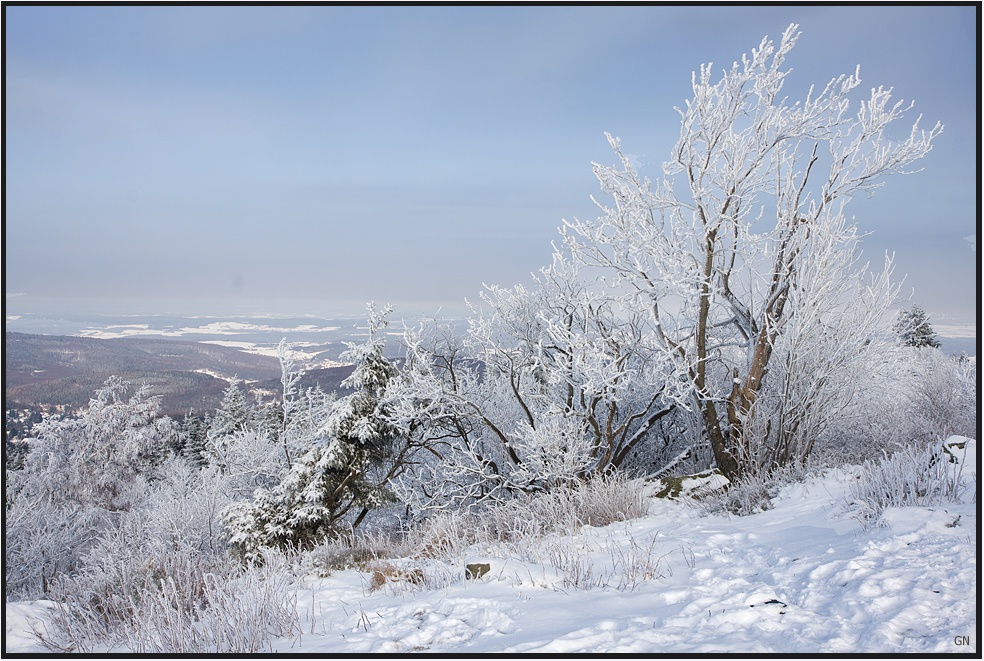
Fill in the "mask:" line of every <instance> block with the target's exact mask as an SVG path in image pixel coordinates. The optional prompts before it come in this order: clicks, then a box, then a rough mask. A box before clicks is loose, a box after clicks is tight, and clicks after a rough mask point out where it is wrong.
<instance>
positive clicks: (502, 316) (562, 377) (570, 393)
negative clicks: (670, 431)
mask: <svg viewBox="0 0 984 661" xmlns="http://www.w3.org/2000/svg"><path fill="white" fill-rule="evenodd" d="M483 302H484V308H483V309H481V310H479V309H476V310H475V313H474V315H473V317H472V318H471V320H470V326H469V329H468V332H467V334H466V335H465V337H464V338H463V339H462V341H461V342H460V343H458V342H457V341H454V340H452V338H451V336H450V335H448V334H446V333H443V332H441V331H440V330H439V329H431V330H430V333H431V334H432V335H431V337H430V338H429V339H428V338H427V337H426V335H427V332H424V329H422V332H420V333H410V334H407V335H406V338H405V341H406V343H407V346H408V355H407V366H406V368H405V369H404V370H403V372H402V373H401V375H400V384H399V386H398V387H397V388H395V389H394V392H395V393H401V392H406V393H408V394H409V395H410V396H411V397H412V398H413V399H412V403H410V404H406V405H405V404H401V405H399V406H394V407H393V410H394V411H398V412H400V414H401V415H403V416H404V418H402V419H410V420H415V421H417V422H418V423H419V424H420V425H421V428H420V433H421V434H422V435H423V438H425V439H426V438H428V437H429V438H430V439H432V440H433V441H435V442H434V443H428V442H427V441H426V440H425V441H424V442H423V443H421V447H424V448H429V450H428V451H429V452H430V454H431V455H433V456H434V458H435V460H436V461H430V460H427V461H424V460H425V459H428V458H427V457H426V456H422V457H421V462H420V464H419V467H420V469H421V470H424V471H426V475H424V474H420V475H418V478H420V479H423V480H424V482H426V484H425V485H423V486H422V489H421V490H422V492H424V493H428V494H430V496H429V497H428V498H427V500H428V501H430V502H431V504H435V505H436V504H438V503H441V502H442V501H443V503H444V504H449V503H454V502H465V501H469V500H471V501H476V500H482V499H487V498H500V497H508V496H509V494H510V493H511V494H516V493H519V492H531V491H537V490H542V489H549V488H552V487H555V486H559V485H563V484H572V483H573V482H574V481H577V480H583V479H587V478H589V477H590V476H592V475H596V474H600V473H604V472H607V471H610V470H614V469H618V468H619V467H621V466H622V465H623V463H624V462H625V460H626V458H627V457H628V456H629V455H630V454H631V453H632V452H633V451H635V450H638V449H640V448H641V447H642V445H640V443H642V442H643V441H644V440H646V439H647V438H651V436H652V434H651V432H653V431H654V426H655V425H656V424H657V423H658V421H660V420H661V419H662V418H664V417H665V416H667V415H668V414H669V413H671V412H672V411H673V409H674V407H675V406H677V405H678V404H679V403H680V402H683V401H685V399H686V396H687V395H688V394H689V390H688V384H687V383H686V382H685V381H682V380H680V379H674V374H673V363H672V362H671V361H668V360H666V358H665V355H664V354H662V353H661V352H659V351H656V350H655V348H656V347H654V346H653V345H652V344H650V342H649V338H648V337H646V335H645V334H644V333H643V329H644V326H645V320H644V319H643V318H642V316H641V315H639V314H638V313H632V314H622V311H621V310H619V308H618V307H617V305H616V301H614V300H612V299H611V298H610V297H607V296H605V295H604V294H603V293H598V292H597V291H594V288H593V287H592V283H590V282H587V281H585V279H583V278H582V277H580V273H579V272H578V270H577V267H576V265H573V264H571V263H570V261H569V260H567V259H565V257H564V255H563V254H561V253H560V252H557V253H555V255H554V259H553V263H552V264H551V266H549V267H547V268H544V269H541V271H540V272H539V274H538V275H535V276H534V283H533V286H531V287H524V286H516V287H512V288H501V287H495V286H490V287H487V290H486V292H485V293H484V294H483ZM435 340H437V342H435ZM409 401H410V400H408V399H405V400H404V402H409ZM414 407H417V410H414ZM438 455H439V457H440V459H439V460H437V457H438ZM403 485H404V487H406V488H404V489H402V490H401V493H403V494H404V495H405V496H409V495H410V494H409V492H410V491H412V490H413V485H412V484H411V482H410V478H409V477H408V478H407V479H406V480H404V481H403ZM417 506H418V507H420V506H421V504H420V503H418V504H417ZM428 506H429V505H428Z"/></svg>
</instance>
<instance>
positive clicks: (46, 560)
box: [4, 377, 177, 598]
mask: <svg viewBox="0 0 984 661" xmlns="http://www.w3.org/2000/svg"><path fill="white" fill-rule="evenodd" d="M129 393H130V387H129V384H128V383H126V382H125V381H123V380H121V379H120V378H119V377H111V378H110V379H108V380H107V381H106V383H105V384H104V385H103V387H102V388H100V389H98V390H97V391H96V393H95V396H94V397H93V398H92V400H91V401H90V402H89V406H88V408H87V409H86V410H85V411H83V412H82V414H81V415H80V416H79V417H78V418H68V419H60V420H59V419H53V418H49V419H47V420H45V421H44V422H42V423H41V424H40V425H38V426H37V428H36V433H37V438H36V439H35V440H34V441H32V443H31V446H30V451H29V453H28V455H27V458H26V459H25V462H24V468H23V469H22V470H19V471H13V472H10V471H8V472H7V474H6V484H5V487H6V489H5V515H6V516H5V523H6V527H5V538H4V559H5V577H6V581H5V582H6V586H5V591H6V594H7V596H8V598H9V597H11V596H14V595H16V596H18V597H22V598H27V597H38V596H40V595H42V594H44V593H45V592H46V591H47V590H48V589H49V587H50V585H51V581H52V580H53V579H54V578H55V577H56V576H58V575H61V574H66V573H71V572H73V571H74V570H76V569H77V568H78V567H79V565H80V563H81V560H82V558H83V557H84V555H85V554H86V553H87V552H88V551H89V550H90V548H91V547H92V544H93V543H95V541H96V540H97V539H98V537H99V536H100V535H101V534H102V533H103V532H104V531H106V530H108V529H110V528H111V527H112V526H113V525H116V523H117V522H118V521H119V520H120V519H121V518H123V517H125V516H126V514H127V513H128V512H131V511H132V510H134V509H136V508H138V507H139V506H140V504H141V503H142V501H143V499H144V498H145V494H146V492H147V489H148V488H149V487H148V484H149V483H151V482H153V481H155V480H157V479H159V477H160V467H161V463H162V461H163V458H164V457H165V456H166V454H167V452H168V451H169V449H170V448H172V447H173V445H174V442H175V441H176V438H177V433H176V426H175V425H174V423H173V422H172V421H171V420H170V418H167V417H161V416H160V415H159V413H160V399H159V398H158V397H152V396H150V394H149V389H148V387H146V386H145V387H143V388H140V389H138V390H137V391H136V393H134V394H133V395H132V396H130V397H127V396H128V395H129Z"/></svg>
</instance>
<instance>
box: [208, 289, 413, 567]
mask: <svg viewBox="0 0 984 661" xmlns="http://www.w3.org/2000/svg"><path fill="white" fill-rule="evenodd" d="M391 309H392V308H390V307H386V308H384V309H383V310H381V311H380V310H377V309H376V307H375V305H373V304H372V303H370V304H369V309H368V316H369V337H368V339H367V341H366V342H365V343H363V344H354V343H347V345H348V350H347V351H345V352H343V354H342V359H343V360H350V361H352V362H353V363H354V364H355V369H354V371H353V372H352V374H351V375H349V377H348V378H346V379H345V381H343V382H342V385H343V386H345V387H347V388H351V389H353V390H354V392H352V393H351V394H349V395H347V396H345V397H343V398H341V399H339V400H338V401H330V400H325V401H324V402H323V403H324V407H322V408H319V409H316V410H315V411H313V415H312V417H311V418H308V419H306V420H304V421H303V422H302V425H301V426H298V427H291V426H290V421H291V420H292V419H294V418H295V417H296V415H297V411H300V410H303V406H298V405H295V404H291V405H290V406H289V407H287V408H286V409H285V411H286V413H287V415H288V416H289V417H288V427H287V428H286V429H285V434H291V435H292V436H294V438H295V442H297V440H296V439H297V438H298V437H299V435H300V434H301V432H303V431H304V430H305V429H306V430H307V431H308V433H309V434H310V436H307V438H306V440H307V442H308V444H309V449H308V450H307V452H305V453H303V454H301V455H300V456H298V457H297V458H296V459H295V460H294V461H293V462H292V464H291V467H290V470H289V471H287V473H286V475H285V477H284V478H283V480H282V481H281V482H280V483H279V484H277V485H276V486H274V487H273V488H270V489H263V488H261V489H258V490H256V492H255V493H254V499H253V502H250V503H237V504H234V505H233V506H231V507H229V508H228V509H227V510H226V512H225V514H224V519H225V522H226V529H227V530H228V532H229V537H230V540H231V541H232V543H233V544H235V545H237V546H238V547H239V548H240V549H241V550H242V551H243V552H244V554H245V555H246V556H247V557H253V556H255V555H256V554H257V553H258V552H259V550H260V549H261V548H263V547H269V546H285V545H293V546H294V547H302V546H308V545H310V544H312V543H315V542H317V541H320V540H321V539H323V538H325V537H326V536H330V535H333V534H337V533H338V531H339V528H340V526H341V525H342V523H343V522H346V523H347V524H348V525H350V526H353V527H354V526H357V525H359V523H361V521H362V520H363V519H364V517H365V516H366V514H367V513H368V512H369V511H370V510H372V509H375V508H378V507H380V506H382V505H384V504H386V503H388V502H390V501H392V495H391V494H390V492H389V490H388V489H387V487H386V475H380V468H381V467H382V466H383V464H384V462H385V461H386V459H387V458H388V457H390V456H391V455H392V453H393V448H394V443H395V441H396V440H397V438H398V436H399V434H400V430H399V429H398V428H397V427H396V426H394V425H393V424H392V423H390V422H389V421H388V416H387V415H386V412H385V411H384V410H383V408H384V405H383V399H384V395H385V392H386V388H387V385H388V383H389V381H390V379H391V378H392V377H393V376H394V375H395V374H396V372H397V370H396V368H395V367H394V366H393V365H392V363H390V361H389V360H387V359H386V358H385V357H384V356H383V349H384V346H385V341H386V340H385V337H384V336H383V333H382V330H383V329H384V328H385V327H386V324H387V321H386V317H387V315H388V314H389V313H390V311H391ZM293 381H294V379H293V377H292V376H291V375H289V374H288V375H286V376H285V381H284V383H285V384H287V383H292V382H293ZM312 421H315V422H320V424H319V425H317V426H311V424H310V423H311V422H312Z"/></svg>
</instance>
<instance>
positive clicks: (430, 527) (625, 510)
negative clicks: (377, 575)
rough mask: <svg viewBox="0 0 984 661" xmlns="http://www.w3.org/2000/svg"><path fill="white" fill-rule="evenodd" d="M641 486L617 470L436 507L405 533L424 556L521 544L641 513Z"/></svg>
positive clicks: (643, 490)
mask: <svg viewBox="0 0 984 661" xmlns="http://www.w3.org/2000/svg"><path fill="white" fill-rule="evenodd" d="M648 511H649V506H648V501H647V497H646V487H645V484H644V483H643V482H642V481H641V480H629V479H627V478H626V477H625V476H624V475H622V474H620V473H613V474H611V475H607V476H606V475H599V476H595V477H594V478H593V479H591V480H588V481H585V482H577V483H575V484H573V485H567V486H564V487H558V488H555V489H551V490H550V491H546V492H541V493H537V494H532V495H521V496H517V497H516V498H513V499H511V500H508V501H504V502H501V503H494V504H489V505H488V506H486V507H484V508H474V509H472V510H471V511H462V510H459V511H441V512H437V513H435V514H434V515H432V516H431V517H430V518H428V519H427V520H425V521H424V522H422V523H421V524H419V525H418V526H417V527H416V528H414V529H412V530H411V531H410V532H409V535H410V537H411V540H412V541H409V542H408V543H409V544H410V545H411V546H413V547H415V548H417V549H418V553H422V554H424V555H427V556H429V557H441V558H448V559H451V558H455V557H458V556H460V554H461V553H463V552H464V551H465V550H466V549H467V548H468V546H470V545H472V544H476V543H498V542H508V543H513V544H520V545H522V544H526V543H528V542H530V541H531V540H537V539H540V538H542V537H544V536H547V535H553V534H572V533H575V532H577V531H579V530H580V529H581V528H582V527H583V526H586V525H587V526H594V527H602V526H607V525H609V524H611V523H615V522H617V521H627V520H630V519H634V518H639V517H643V516H645V515H646V514H647V513H648Z"/></svg>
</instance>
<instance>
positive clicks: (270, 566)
mask: <svg viewBox="0 0 984 661" xmlns="http://www.w3.org/2000/svg"><path fill="white" fill-rule="evenodd" d="M262 560H263V562H262V563H257V564H250V565H247V566H246V567H242V568H238V569H236V568H232V567H230V568H229V570H228V571H224V572H219V573H212V572H202V571H201V568H200V567H194V566H189V567H184V568H181V570H180V571H175V569H176V568H175V567H173V566H172V567H170V571H168V572H160V571H159V570H158V568H156V567H153V566H147V567H144V568H143V569H142V570H139V571H138V578H136V579H129V585H127V586H125V588H126V589H127V593H126V594H122V595H120V594H102V595H93V596H92V597H90V600H91V599H98V600H100V601H99V604H98V607H93V604H92V603H91V601H90V603H87V602H86V601H85V598H84V594H83V591H84V589H85V587H86V586H87V583H86V582H85V581H84V580H82V581H78V580H75V581H71V582H67V583H65V584H64V585H63V586H62V587H63V590H62V591H61V592H60V593H59V594H58V601H57V602H56V606H55V609H54V612H53V616H52V619H51V625H52V628H51V630H49V631H46V632H45V633H44V634H43V636H42V638H41V642H42V643H43V644H44V645H45V646H47V647H48V648H49V649H51V650H53V651H66V652H80V651H81V652H92V651H95V650H97V649H100V648H104V649H109V650H112V649H114V648H119V647H125V648H127V649H129V650H130V651H131V652H133V653H137V654H141V653H155V654H160V653H166V654H206V653H213V654H214V653H235V654H251V653H252V654H255V653H258V652H265V651H268V649H269V648H268V645H269V643H270V641H271V640H272V639H274V638H278V637H281V636H286V635H291V634H292V633H294V632H296V631H297V630H298V629H299V625H298V621H299V617H298V614H297V610H296V599H295V597H294V595H293V594H292V592H291V590H290V581H291V574H290V572H289V570H288V567H287V566H286V565H285V564H284V561H283V558H282V556H280V555H279V554H276V553H274V552H267V553H266V554H265V555H264V556H263V558H262ZM121 578H122V573H121ZM189 579H192V580H193V583H194V584H193V585H189V583H188V580H189ZM107 597H108V599H107Z"/></svg>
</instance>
